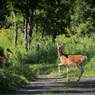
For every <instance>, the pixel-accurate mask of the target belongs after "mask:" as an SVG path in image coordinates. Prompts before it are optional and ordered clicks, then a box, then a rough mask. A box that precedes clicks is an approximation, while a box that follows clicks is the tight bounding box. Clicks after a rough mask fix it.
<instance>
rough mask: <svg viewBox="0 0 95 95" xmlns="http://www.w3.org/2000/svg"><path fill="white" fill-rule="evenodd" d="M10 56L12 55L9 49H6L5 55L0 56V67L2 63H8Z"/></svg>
mask: <svg viewBox="0 0 95 95" xmlns="http://www.w3.org/2000/svg"><path fill="white" fill-rule="evenodd" d="M10 54H13V52H12V51H11V50H10V49H7V55H6V56H4V57H3V56H0V65H1V64H2V63H5V64H6V63H7V62H8V60H9V58H10Z"/></svg>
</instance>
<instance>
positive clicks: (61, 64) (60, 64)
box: [58, 63, 63, 73]
mask: <svg viewBox="0 0 95 95" xmlns="http://www.w3.org/2000/svg"><path fill="white" fill-rule="evenodd" d="M61 65H63V64H62V63H60V64H59V65H58V71H59V72H60V73H62V72H61V71H60V66H61Z"/></svg>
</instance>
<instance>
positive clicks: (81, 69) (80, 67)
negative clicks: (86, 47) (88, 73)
mask: <svg viewBox="0 0 95 95" xmlns="http://www.w3.org/2000/svg"><path fill="white" fill-rule="evenodd" d="M78 68H79V69H80V71H81V74H80V76H79V79H78V80H77V82H78V81H79V80H80V78H81V76H82V74H83V72H84V70H83V68H82V66H78Z"/></svg>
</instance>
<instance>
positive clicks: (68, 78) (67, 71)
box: [67, 67, 69, 81]
mask: <svg viewBox="0 0 95 95" xmlns="http://www.w3.org/2000/svg"><path fill="white" fill-rule="evenodd" d="M67 81H69V67H67Z"/></svg>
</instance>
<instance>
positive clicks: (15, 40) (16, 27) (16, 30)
mask: <svg viewBox="0 0 95 95" xmlns="http://www.w3.org/2000/svg"><path fill="white" fill-rule="evenodd" d="M12 12H13V19H14V25H15V37H14V46H15V47H16V46H17V38H18V35H17V34H18V26H17V24H16V21H15V16H16V14H15V10H13V11H12Z"/></svg>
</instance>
